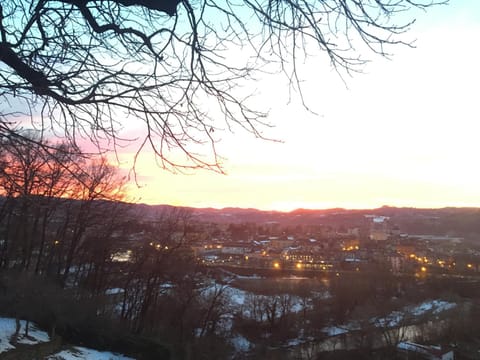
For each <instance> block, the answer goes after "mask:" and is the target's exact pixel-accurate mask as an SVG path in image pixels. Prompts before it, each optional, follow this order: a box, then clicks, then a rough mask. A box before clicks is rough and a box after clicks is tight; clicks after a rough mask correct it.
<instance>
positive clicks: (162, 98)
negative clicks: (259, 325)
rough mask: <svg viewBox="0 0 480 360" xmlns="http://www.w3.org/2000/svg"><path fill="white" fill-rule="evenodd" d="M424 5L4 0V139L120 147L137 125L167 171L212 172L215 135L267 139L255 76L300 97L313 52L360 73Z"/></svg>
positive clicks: (0, 74) (0, 63) (366, 0)
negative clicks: (237, 133) (35, 136)
mask: <svg viewBox="0 0 480 360" xmlns="http://www.w3.org/2000/svg"><path fill="white" fill-rule="evenodd" d="M418 1H420V2H419V3H418V2H413V1H411V0H183V1H182V0H32V1H25V0H1V1H0V134H1V136H15V135H16V134H18V129H19V128H21V127H26V126H32V124H33V126H35V127H37V128H40V129H42V130H47V131H48V132H55V133H56V134H57V135H61V136H63V137H66V138H68V139H70V140H73V141H75V139H78V138H79V137H87V138H89V139H90V140H92V141H93V142H94V143H95V144H97V145H99V146H100V147H110V148H115V146H118V144H119V141H121V140H122V139H121V137H122V133H121V132H120V130H121V129H122V126H128V127H130V126H134V125H135V124H139V125H141V127H139V128H141V130H140V131H136V132H135V133H134V135H131V136H130V135H129V137H131V138H135V137H139V141H140V142H139V144H141V145H139V149H138V150H141V149H142V148H144V147H151V148H152V149H154V150H155V152H156V154H157V156H158V159H160V163H161V165H162V166H164V167H165V168H169V169H173V168H179V167H193V168H195V167H206V168H213V169H215V168H218V165H219V164H218V157H217V153H216V151H215V143H216V141H217V140H218V139H219V138H218V136H219V134H221V132H218V131H217V130H230V129H232V128H236V127H241V128H244V129H245V130H247V131H249V132H251V133H253V134H254V135H255V136H258V137H262V133H261V129H262V125H266V124H264V115H265V114H264V113H262V112H259V111H257V110H258V109H254V108H252V107H251V106H250V105H249V98H248V95H249V93H250V92H249V91H248V88H249V86H248V84H249V82H248V81H249V80H252V79H254V76H255V74H256V73H257V72H258V71H264V70H265V71H283V72H285V74H286V75H287V76H288V77H289V79H290V80H291V83H292V86H295V87H296V86H297V85H298V81H299V79H298V78H297V71H296V69H297V67H296V62H297V61H300V59H302V58H303V56H304V55H306V53H307V51H308V53H309V54H314V53H316V52H323V53H324V54H326V55H327V56H328V57H329V58H330V60H331V63H332V65H333V66H334V67H337V68H339V69H344V70H345V69H346V70H347V71H350V70H358V69H359V66H361V64H362V63H363V62H364V59H363V58H362V57H360V52H362V53H363V51H364V50H365V48H369V49H370V50H371V51H373V52H374V53H378V54H380V55H386V52H387V51H388V49H387V48H386V47H388V45H393V44H398V43H403V44H405V42H404V41H405V40H404V38H403V37H402V36H401V35H402V33H404V32H405V31H407V30H408V29H409V27H410V25H411V24H412V22H413V21H414V20H413V18H412V16H413V14H412V12H411V11H412V10H413V9H414V8H426V7H429V6H430V5H432V4H433V3H432V2H431V1H435V0H418ZM409 11H410V12H409ZM402 39H403V40H402ZM406 45H408V43H407V44H406ZM245 85H246V86H245ZM250 87H252V88H253V86H250ZM245 89H247V90H245ZM25 121H28V124H26V123H25ZM125 124H127V125H125ZM132 134H133V132H132ZM205 144H207V145H208V146H210V147H211V150H212V151H211V152H207V153H208V154H209V155H208V156H204V155H205V152H201V151H200V152H198V150H199V149H200V145H202V146H203V145H205ZM201 154H203V155H201Z"/></svg>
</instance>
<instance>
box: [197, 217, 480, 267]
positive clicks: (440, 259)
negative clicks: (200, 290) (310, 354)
mask: <svg viewBox="0 0 480 360" xmlns="http://www.w3.org/2000/svg"><path fill="white" fill-rule="evenodd" d="M205 232H207V233H208V235H207V236H204V237H203V238H202V239H197V241H195V242H194V243H193V244H192V249H193V251H194V253H195V256H196V257H197V259H198V260H199V261H201V262H202V263H203V264H205V265H208V266H231V267H243V268H251V269H277V270H288V271H335V272H338V271H363V270H365V271H368V270H369V269H373V268H374V269H378V268H379V266H381V267H383V268H384V269H386V270H388V271H391V272H393V273H398V274H401V273H412V272H413V273H416V274H417V275H419V276H420V275H421V274H422V273H427V272H447V271H449V272H453V271H456V272H468V271H477V270H478V266H479V264H477V263H476V262H475V260H474V259H475V257H472V260H471V261H470V260H469V259H467V258H465V256H464V255H460V254H464V253H463V251H462V252H460V251H457V246H459V244H461V243H462V239H460V238H455V237H448V236H434V235H415V234H406V233H402V231H401V229H400V228H399V227H398V226H396V225H395V224H393V223H392V221H390V219H389V218H388V217H386V216H376V215H365V217H364V222H363V224H361V225H360V226H352V227H348V226H344V225H342V226H337V227H334V226H324V225H318V226H296V227H288V226H282V225H281V224H280V223H278V222H269V223H264V224H251V223H249V224H230V225H219V224H211V226H210V228H209V227H208V226H207V227H206V230H205Z"/></svg>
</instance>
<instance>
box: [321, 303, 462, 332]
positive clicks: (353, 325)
mask: <svg viewBox="0 0 480 360" xmlns="http://www.w3.org/2000/svg"><path fill="white" fill-rule="evenodd" d="M456 306H457V304H455V303H451V302H448V301H445V300H428V301H424V302H422V303H420V304H418V305H411V306H407V307H405V308H403V309H402V310H398V311H393V312H391V313H390V314H388V315H387V316H385V317H381V318H380V317H374V318H371V319H370V322H371V324H373V325H375V326H377V327H382V328H383V327H384V328H394V327H398V326H400V325H402V324H403V325H407V324H406V322H411V321H412V320H415V318H419V317H421V316H422V315H425V314H429V313H430V314H435V315H438V314H440V313H442V312H444V311H447V310H450V309H453V308H454V307H456ZM360 326H361V325H360V324H358V323H357V322H355V321H352V322H350V323H348V324H344V325H338V326H328V327H325V328H323V329H322V331H323V332H324V333H325V334H327V335H328V336H336V335H340V334H345V333H347V332H349V331H352V330H359V328H360Z"/></svg>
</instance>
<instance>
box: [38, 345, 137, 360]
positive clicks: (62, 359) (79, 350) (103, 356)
mask: <svg viewBox="0 0 480 360" xmlns="http://www.w3.org/2000/svg"><path fill="white" fill-rule="evenodd" d="M79 359H85V360H88V359H95V360H134V359H133V358H130V357H126V356H124V355H120V354H116V353H112V352H109V351H97V350H93V349H88V348H84V347H80V346H75V347H74V348H73V349H71V350H63V351H60V352H59V353H57V354H54V355H51V356H49V357H48V358H47V360H79Z"/></svg>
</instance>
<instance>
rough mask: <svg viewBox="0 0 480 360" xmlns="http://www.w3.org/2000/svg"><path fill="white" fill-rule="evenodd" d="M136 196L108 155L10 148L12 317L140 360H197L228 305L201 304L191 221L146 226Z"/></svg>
mask: <svg viewBox="0 0 480 360" xmlns="http://www.w3.org/2000/svg"><path fill="white" fill-rule="evenodd" d="M32 139H33V141H32ZM124 187H125V179H124V178H123V177H122V175H121V174H120V173H119V172H118V170H117V169H116V168H115V167H113V166H111V165H110V164H109V163H108V161H107V160H106V159H104V158H101V157H91V156H86V155H80V154H79V153H78V152H77V151H75V149H74V148H72V147H70V146H68V145H65V144H49V143H46V142H42V141H40V139H37V138H35V137H29V138H28V139H27V138H26V139H24V140H23V139H22V138H15V139H14V140H11V139H7V138H4V139H2V144H1V148H0V193H1V198H0V269H1V272H0V274H1V276H0V309H2V314H1V315H4V316H12V317H15V318H17V319H18V320H19V319H27V320H31V321H35V322H36V323H38V324H40V326H42V327H44V328H45V329H46V330H48V331H49V332H50V334H51V335H52V336H57V335H60V336H62V337H63V338H64V339H66V340H68V341H70V342H73V343H79V342H82V343H84V344H89V345H90V346H93V347H97V348H108V349H112V350H118V351H122V352H124V353H127V354H130V355H133V356H135V357H136V358H138V359H144V358H152V359H161V358H169V357H170V355H169V353H170V354H171V356H173V357H175V358H187V357H189V356H190V355H189V354H191V353H193V352H194V351H195V346H197V343H200V342H203V341H207V340H206V339H207V338H210V337H212V336H214V334H215V331H214V327H213V328H212V323H213V322H214V321H213V322H212V321H211V318H213V317H215V316H218V314H216V313H215V311H213V309H214V308H215V304H216V301H218V298H219V296H217V297H213V298H208V297H205V296H201V295H202V291H204V290H203V288H202V286H203V284H204V283H205V281H204V280H205V277H204V276H203V275H201V274H200V273H199V272H198V271H197V268H196V267H197V265H196V264H195V261H194V259H193V254H192V253H191V250H189V247H188V246H186V245H187V242H188V232H189V227H190V212H189V211H188V210H185V209H176V208H168V209H166V210H164V211H163V212H160V213H159V214H158V215H157V216H156V218H155V219H154V220H153V221H150V220H149V221H145V219H143V218H142V217H141V215H140V214H138V213H136V212H135V208H134V207H133V206H132V205H130V204H128V203H126V202H124V200H125V198H124ZM203 287H204V286H203ZM18 328H19V327H18ZM195 329H197V330H196V331H197V332H198V329H201V330H200V331H201V336H195V334H194V331H195ZM17 336H18V334H17ZM208 341H209V342H211V343H214V342H213V341H212V340H208ZM218 343H219V344H220V345H215V346H213V350H212V351H216V350H215V348H216V347H219V346H220V347H222V346H223V345H221V344H222V343H221V342H218Z"/></svg>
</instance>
